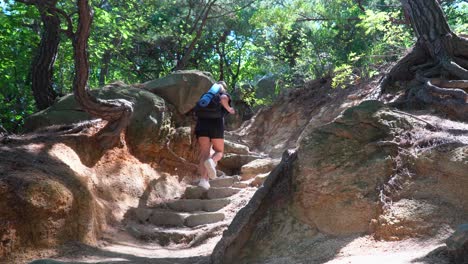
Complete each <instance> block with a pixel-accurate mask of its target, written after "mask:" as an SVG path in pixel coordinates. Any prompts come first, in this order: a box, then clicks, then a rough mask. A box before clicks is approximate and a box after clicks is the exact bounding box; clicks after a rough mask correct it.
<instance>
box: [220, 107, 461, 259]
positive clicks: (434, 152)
mask: <svg viewBox="0 0 468 264" xmlns="http://www.w3.org/2000/svg"><path fill="white" fill-rule="evenodd" d="M298 144H299V147H298V149H297V152H296V155H297V158H296V159H292V160H290V161H289V164H288V165H286V166H285V165H284V164H283V167H282V168H281V170H282V171H283V175H281V177H278V180H276V182H275V183H273V184H271V186H270V185H268V184H267V185H268V186H270V187H269V188H268V186H267V188H266V189H265V190H264V192H266V194H264V197H263V198H261V199H259V200H255V197H254V200H253V202H252V204H249V205H250V206H251V207H252V206H254V205H255V204H256V205H257V206H256V208H257V209H255V210H254V212H251V213H246V212H247V211H246V212H244V215H245V216H244V218H245V219H243V217H242V216H239V219H238V220H237V221H236V219H235V220H234V221H233V225H234V224H237V228H238V229H240V230H241V231H238V232H237V233H238V235H237V236H236V237H235V238H233V237H232V236H231V237H229V236H228V235H226V240H224V238H223V239H222V240H221V242H220V243H219V244H218V245H223V246H217V249H216V250H215V251H214V254H213V258H212V259H213V260H214V263H217V262H216V261H217V260H218V259H220V258H221V257H220V256H225V257H226V259H228V260H229V261H231V262H229V261H227V262H226V263H304V262H305V263H311V262H313V263H315V262H316V263H324V262H326V261H328V260H330V259H332V258H333V257H334V254H335V253H334V252H336V251H337V250H339V249H340V248H342V247H343V246H344V245H345V244H347V243H349V242H351V241H352V240H353V239H355V238H357V237H360V236H363V235H371V236H373V237H374V238H377V239H381V240H392V241H394V240H403V239H406V238H414V237H417V238H431V237H443V236H446V234H447V233H450V230H453V229H454V228H455V227H456V226H457V225H459V224H462V223H465V222H468V206H467V202H466V201H468V192H466V190H468V173H467V172H468V125H467V124H464V123H458V122H452V121H450V120H446V119H443V118H440V117H436V116H434V115H432V114H431V113H429V112H423V113H418V112H413V113H407V112H403V111H400V110H397V109H394V108H391V107H388V106H385V105H384V104H383V103H381V102H379V101H364V102H362V103H361V104H359V105H357V106H354V107H350V108H348V109H346V110H345V111H344V112H343V113H342V114H341V115H339V116H338V117H337V118H336V119H335V120H333V121H332V122H330V123H328V124H324V125H321V126H315V125H311V123H310V124H309V125H308V126H307V128H306V129H305V130H304V132H303V134H302V137H301V140H300V141H299V143H298ZM283 162H284V158H283V161H282V163H283ZM282 163H281V164H282ZM281 164H280V165H281ZM267 182H268V179H267ZM248 207H249V206H248ZM240 223H244V224H243V225H242V227H240V226H239V225H240ZM228 234H229V233H228ZM227 241H230V242H227ZM325 248H327V250H325ZM328 248H331V249H332V250H330V251H328ZM321 249H322V250H321ZM326 252H328V253H329V254H328V255H327V254H326ZM234 256H237V257H238V259H237V262H235V261H234V259H235V258H234ZM231 259H232V260H231ZM239 259H240V260H239Z"/></svg>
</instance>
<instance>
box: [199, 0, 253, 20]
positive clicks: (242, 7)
mask: <svg viewBox="0 0 468 264" xmlns="http://www.w3.org/2000/svg"><path fill="white" fill-rule="evenodd" d="M255 2H256V1H255V0H252V1H250V2H248V3H247V4H245V5H243V6H241V7H239V8H238V9H234V10H231V11H229V12H226V13H223V14H221V15H218V16H210V17H208V19H215V18H220V17H225V16H227V15H229V14H234V13H237V12H239V11H241V10H243V9H245V8H247V7H248V6H251V5H252V4H253V3H255Z"/></svg>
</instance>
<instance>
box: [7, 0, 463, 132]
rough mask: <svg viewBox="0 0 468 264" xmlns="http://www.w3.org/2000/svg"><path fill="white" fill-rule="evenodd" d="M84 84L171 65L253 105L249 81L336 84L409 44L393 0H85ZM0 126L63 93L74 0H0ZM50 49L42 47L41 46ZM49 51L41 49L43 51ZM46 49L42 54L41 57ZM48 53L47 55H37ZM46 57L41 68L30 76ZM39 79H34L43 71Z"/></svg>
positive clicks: (459, 19) (364, 73)
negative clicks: (209, 77) (221, 84)
mask: <svg viewBox="0 0 468 264" xmlns="http://www.w3.org/2000/svg"><path fill="white" fill-rule="evenodd" d="M439 2H440V3H441V5H442V7H443V8H444V12H445V14H446V16H447V21H448V23H449V25H450V27H451V29H452V30H453V31H454V32H455V33H457V34H458V35H460V36H463V35H466V34H468V3H466V1H463V0H452V1H450V0H447V1H439ZM91 4H92V9H93V10H94V19H93V23H92V25H91V35H90V38H89V50H88V51H89V60H90V71H89V72H90V75H89V85H90V87H91V88H93V89H98V88H99V87H102V86H103V85H105V84H107V83H110V82H113V81H117V80H120V81H123V82H126V83H141V82H145V81H148V80H153V79H157V78H160V77H162V76H165V75H167V74H169V73H170V72H172V71H175V70H186V69H198V70H202V71H207V72H211V73H212V74H213V76H214V78H215V79H223V80H225V81H226V82H227V83H228V86H229V87H230V89H231V92H233V90H234V89H235V90H236V94H238V95H243V97H244V98H243V99H244V100H246V101H247V102H249V103H250V104H253V105H259V104H260V105H261V104H266V103H268V100H261V99H258V98H256V97H255V90H252V87H255V84H256V83H257V82H258V80H260V79H261V78H265V77H270V76H274V77H275V78H276V79H277V80H278V82H277V92H279V91H280V90H283V89H288V88H291V87H294V86H295V85H298V84H300V82H301V81H303V80H306V79H314V78H320V77H324V76H333V86H334V87H341V86H343V85H344V84H347V83H352V82H355V81H356V80H360V79H366V78H370V77H372V76H373V75H375V74H377V73H379V72H380V71H382V69H383V66H385V65H386V64H388V63H392V62H395V61H396V60H397V59H398V58H400V57H401V56H402V55H403V54H405V52H406V51H407V50H408V49H409V48H410V47H412V46H413V45H414V42H415V37H414V35H413V34H412V31H411V26H410V25H409V22H408V21H407V19H406V17H405V15H404V13H403V8H402V7H401V4H400V1H397V0H334V1H327V0H312V1H310V0H309V1H304V0H262V1H254V0H236V1H234V0H184V1H179V0H174V1H159V0H138V1H133V0H128V1H116V0H100V1H92V2H91ZM0 25H1V27H0V45H1V47H0V60H1V61H0V126H2V127H4V128H5V129H6V130H8V131H10V132H18V131H21V125H22V123H23V120H24V118H25V117H26V116H27V115H29V114H31V113H34V112H36V111H38V110H39V109H44V108H45V107H47V103H46V104H45V105H40V104H38V103H37V101H35V96H34V94H33V90H34V85H33V83H37V82H41V81H42V82H48V83H47V84H45V85H50V97H51V98H52V102H53V99H54V98H56V97H59V96H62V95H64V94H67V93H70V92H71V91H72V87H73V75H74V60H73V47H72V41H71V40H70V37H69V36H68V35H69V33H70V30H72V29H73V28H76V27H77V6H76V4H75V2H74V1H58V0H47V1H34V0H22V1H0ZM47 45H48V46H47ZM50 46H53V47H56V48H54V49H46V50H44V47H50ZM47 53H48V54H47ZM44 58H49V60H48V61H47V60H44ZM44 61H46V62H47V63H48V65H50V67H46V68H47V70H48V71H47V72H44V73H41V72H37V67H35V65H37V63H44ZM48 75H50V77H49V78H44V80H42V79H40V80H37V79H34V78H35V77H37V76H48Z"/></svg>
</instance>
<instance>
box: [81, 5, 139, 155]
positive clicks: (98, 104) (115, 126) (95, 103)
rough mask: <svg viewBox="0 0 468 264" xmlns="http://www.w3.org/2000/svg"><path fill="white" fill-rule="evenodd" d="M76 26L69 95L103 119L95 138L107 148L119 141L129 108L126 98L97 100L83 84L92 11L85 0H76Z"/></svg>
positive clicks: (130, 108) (87, 66) (87, 63)
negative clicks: (100, 140) (71, 91)
mask: <svg viewBox="0 0 468 264" xmlns="http://www.w3.org/2000/svg"><path fill="white" fill-rule="evenodd" d="M77 5H78V29H77V32H76V33H75V34H74V38H73V51H74V58H75V78H74V80H73V94H74V95H75V98H76V100H77V101H78V103H79V104H80V105H81V107H82V108H83V109H84V110H85V111H86V112H88V113H89V114H91V115H92V116H96V117H100V118H102V119H104V120H107V125H106V126H105V127H104V128H103V129H101V130H100V131H99V132H98V134H97V137H98V138H99V139H102V142H101V143H102V146H103V147H105V148H109V147H112V146H114V145H115V144H116V143H117V142H118V141H119V139H120V138H119V136H120V133H121V131H122V130H124V129H125V128H126V127H127V124H128V121H129V119H130V117H131V114H132V111H133V108H132V104H131V103H130V102H128V101H127V100H123V99H117V100H100V99H97V98H95V97H93V96H92V95H91V94H90V93H89V89H88V86H87V83H88V77H89V61H88V54H87V45H88V38H89V31H90V27H91V23H92V17H93V15H92V10H91V7H90V6H89V2H88V0H77Z"/></svg>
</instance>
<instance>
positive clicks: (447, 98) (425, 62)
mask: <svg viewBox="0 0 468 264" xmlns="http://www.w3.org/2000/svg"><path fill="white" fill-rule="evenodd" d="M401 3H402V5H403V8H404V11H405V14H406V16H407V17H408V19H409V21H410V23H411V25H412V27H413V29H414V32H415V35H416V37H417V38H418V40H417V43H416V45H415V46H414V48H413V50H412V51H411V52H410V53H409V54H407V55H406V56H405V57H404V58H403V59H401V60H400V61H399V62H398V63H397V64H396V65H395V66H394V67H393V68H392V70H391V71H390V72H389V74H388V75H387V76H386V78H385V79H384V81H383V82H382V88H383V91H385V88H386V87H387V86H389V85H392V84H393V83H394V82H395V81H399V80H405V81H408V80H416V81H419V83H420V85H417V86H416V87H410V89H408V91H407V96H408V101H416V102H417V103H421V102H422V103H423V104H426V105H430V106H433V107H435V108H437V109H439V110H441V111H443V112H445V113H446V114H449V115H450V116H452V117H454V118H457V119H461V120H468V114H467V113H468V94H467V93H466V92H465V91H464V90H463V89H464V86H465V85H466V81H467V80H468V70H467V67H468V40H467V39H464V38H460V37H458V36H457V35H456V34H455V33H454V32H452V31H451V30H450V27H449V25H448V23H447V19H446V18H445V16H444V13H443V10H442V8H441V6H440V5H439V3H438V2H437V1H436V0H401ZM444 84H448V86H449V87H445V88H444V87H438V86H437V85H444Z"/></svg>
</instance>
